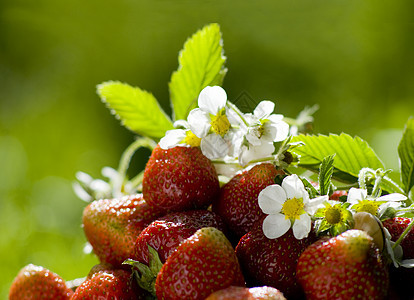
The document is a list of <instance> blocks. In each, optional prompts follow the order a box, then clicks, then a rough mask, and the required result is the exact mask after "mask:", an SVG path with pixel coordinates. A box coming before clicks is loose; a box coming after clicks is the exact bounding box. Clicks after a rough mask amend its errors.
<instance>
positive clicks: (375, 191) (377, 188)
mask: <svg viewBox="0 0 414 300" xmlns="http://www.w3.org/2000/svg"><path fill="white" fill-rule="evenodd" d="M384 175H385V174H384V172H383V171H382V170H379V169H378V170H377V171H376V172H375V182H374V187H373V188H372V193H371V195H372V196H374V197H375V198H378V197H379V196H380V195H381V181H382V178H383V177H384Z"/></svg>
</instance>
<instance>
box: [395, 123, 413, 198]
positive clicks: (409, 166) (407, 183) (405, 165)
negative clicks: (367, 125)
mask: <svg viewBox="0 0 414 300" xmlns="http://www.w3.org/2000/svg"><path fill="white" fill-rule="evenodd" d="M398 154H399V157H400V164H401V166H400V168H401V181H402V183H403V185H404V192H405V193H406V194H408V193H409V192H410V190H411V188H412V187H413V186H414V118H412V117H411V118H410V119H409V120H408V121H407V124H406V125H405V129H404V134H403V137H402V139H401V142H400V144H399V146H398Z"/></svg>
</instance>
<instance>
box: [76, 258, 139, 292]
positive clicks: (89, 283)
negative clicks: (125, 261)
mask: <svg viewBox="0 0 414 300" xmlns="http://www.w3.org/2000/svg"><path fill="white" fill-rule="evenodd" d="M94 268H95V271H93V272H91V273H92V274H91V273H90V274H89V276H88V278H87V280H85V281H84V282H83V283H82V284H81V285H80V286H79V287H78V288H77V289H76V291H75V293H74V294H73V296H72V298H71V300H96V299H117V300H134V299H145V295H146V294H145V292H144V291H143V290H142V289H141V288H140V287H139V286H138V285H137V283H136V281H135V280H134V278H133V276H132V273H131V271H130V270H126V269H116V268H106V266H95V267H94Z"/></svg>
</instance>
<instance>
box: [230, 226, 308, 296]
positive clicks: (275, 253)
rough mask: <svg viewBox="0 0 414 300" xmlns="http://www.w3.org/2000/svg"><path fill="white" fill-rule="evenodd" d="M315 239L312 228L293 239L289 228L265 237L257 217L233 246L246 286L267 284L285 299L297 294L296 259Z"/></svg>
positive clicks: (298, 291)
mask: <svg viewBox="0 0 414 300" xmlns="http://www.w3.org/2000/svg"><path fill="white" fill-rule="evenodd" d="M315 240H316V237H315V235H314V234H313V233H312V232H311V233H310V234H309V236H308V237H307V238H304V239H301V240H297V239H296V238H295V237H294V235H293V232H292V230H291V229H289V231H288V232H287V233H285V234H284V235H283V236H281V237H279V238H277V239H268V238H267V237H266V236H265V235H264V233H263V230H262V222H261V220H260V221H259V222H257V223H256V224H255V226H254V227H253V228H252V230H251V231H250V232H248V233H247V234H245V235H244V236H243V237H242V238H241V239H240V241H239V244H238V245H237V247H236V255H237V257H238V259H239V262H240V265H241V267H242V270H243V273H244V276H245V278H246V281H247V284H248V286H260V285H266V286H271V287H274V288H277V289H278V290H280V291H281V292H283V294H284V295H285V296H286V297H287V298H288V299H297V298H300V297H301V296H302V295H303V293H302V290H301V288H300V286H299V283H298V282H297V280H296V265H297V261H298V259H299V256H300V254H301V253H302V252H303V251H304V250H305V249H306V248H307V247H308V246H309V245H311V244H312V243H313V242H314V241H315Z"/></svg>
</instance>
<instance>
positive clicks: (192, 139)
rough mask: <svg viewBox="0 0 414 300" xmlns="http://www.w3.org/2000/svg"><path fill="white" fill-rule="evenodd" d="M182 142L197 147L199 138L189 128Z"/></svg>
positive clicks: (199, 141)
mask: <svg viewBox="0 0 414 300" xmlns="http://www.w3.org/2000/svg"><path fill="white" fill-rule="evenodd" d="M183 143H185V144H187V145H190V146H191V147H199V146H200V143H201V139H200V138H199V137H198V136H196V135H195V134H194V133H193V132H192V131H191V130H188V131H187V133H186V134H185V138H184V141H183Z"/></svg>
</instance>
